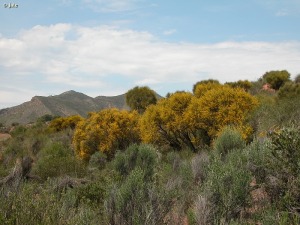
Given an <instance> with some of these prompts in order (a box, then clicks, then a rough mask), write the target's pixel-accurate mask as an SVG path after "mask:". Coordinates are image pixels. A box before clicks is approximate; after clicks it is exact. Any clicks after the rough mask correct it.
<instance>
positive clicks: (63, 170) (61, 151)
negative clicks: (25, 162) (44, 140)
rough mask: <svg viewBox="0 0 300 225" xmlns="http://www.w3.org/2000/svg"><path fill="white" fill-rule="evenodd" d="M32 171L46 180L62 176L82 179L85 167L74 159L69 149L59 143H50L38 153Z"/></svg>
mask: <svg viewBox="0 0 300 225" xmlns="http://www.w3.org/2000/svg"><path fill="white" fill-rule="evenodd" d="M33 171H34V173H35V174H36V175H38V176H40V177H41V178H42V179H44V180H46V179H47V178H48V177H58V176H62V175H72V176H78V177H82V176H83V175H84V174H85V167H84V165H83V164H82V162H81V161H79V160H78V159H76V157H75V156H74V154H73V152H72V150H71V149H69V148H68V147H66V146H63V145H62V144H60V143H53V144H51V143H50V144H48V146H46V147H45V148H43V149H42V150H41V151H40V152H39V154H38V161H37V162H36V163H35V165H34V167H33Z"/></svg>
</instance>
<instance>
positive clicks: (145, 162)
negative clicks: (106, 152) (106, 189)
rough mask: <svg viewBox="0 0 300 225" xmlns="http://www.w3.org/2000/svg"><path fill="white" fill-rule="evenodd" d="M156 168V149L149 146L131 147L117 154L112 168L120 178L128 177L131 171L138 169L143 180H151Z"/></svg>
mask: <svg viewBox="0 0 300 225" xmlns="http://www.w3.org/2000/svg"><path fill="white" fill-rule="evenodd" d="M156 166H157V153H156V149H155V148H153V147H152V146H150V145H137V144H135V145H131V146H129V147H128V148H127V149H126V151H125V152H118V153H117V154H116V156H115V159H114V168H115V170H116V171H117V172H118V173H119V174H120V175H121V176H128V175H129V174H130V172H131V171H132V170H133V169H135V168H140V169H141V170H142V171H143V172H144V176H145V177H144V178H143V179H144V180H151V179H152V178H153V175H154V172H155V167H156Z"/></svg>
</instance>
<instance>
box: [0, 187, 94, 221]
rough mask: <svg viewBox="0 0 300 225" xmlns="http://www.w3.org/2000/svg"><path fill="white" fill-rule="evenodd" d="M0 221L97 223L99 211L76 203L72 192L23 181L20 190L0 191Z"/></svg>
mask: <svg viewBox="0 0 300 225" xmlns="http://www.w3.org/2000/svg"><path fill="white" fill-rule="evenodd" d="M0 202H1V204H0V224H3V225H39V224H43V225H52V224H58V225H73V224H78V225H79V224H97V221H99V218H98V214H97V211H96V210H94V209H93V208H91V207H89V206H88V205H85V204H77V202H76V195H75V194H74V192H72V191H70V192H67V193H65V194H64V195H62V196H60V197H59V196H58V195H57V193H55V192H53V191H52V189H51V186H49V184H44V185H39V184H33V183H28V184H23V185H21V186H20V187H19V190H18V191H17V192H10V193H9V194H4V192H1V191H0Z"/></svg>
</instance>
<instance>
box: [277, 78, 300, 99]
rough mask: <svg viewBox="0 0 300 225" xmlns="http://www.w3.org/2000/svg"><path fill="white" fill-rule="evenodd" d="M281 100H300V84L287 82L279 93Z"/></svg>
mask: <svg viewBox="0 0 300 225" xmlns="http://www.w3.org/2000/svg"><path fill="white" fill-rule="evenodd" d="M277 95H278V97H279V98H280V99H283V98H290V99H291V98H298V99H300V82H299V83H293V82H286V83H285V84H284V85H283V86H282V87H281V88H280V89H279V91H278V93H277Z"/></svg>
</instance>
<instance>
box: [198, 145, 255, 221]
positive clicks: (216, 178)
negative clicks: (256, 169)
mask: <svg viewBox="0 0 300 225" xmlns="http://www.w3.org/2000/svg"><path fill="white" fill-rule="evenodd" d="M246 161H247V158H246V156H245V154H243V152H242V151H241V150H239V151H232V152H229V153H228V154H227V156H226V158H225V160H224V159H223V160H222V159H221V158H220V157H219V156H218V155H217V154H215V155H214V156H213V157H212V158H211V160H210V163H209V164H208V167H207V178H206V180H205V181H206V182H205V184H204V186H203V192H204V193H205V195H206V196H208V200H209V202H210V204H212V209H213V211H212V213H211V215H210V218H212V219H213V221H214V223H215V224H220V223H221V221H223V222H225V224H226V223H228V222H229V221H230V220H231V219H234V218H238V217H239V215H240V212H241V210H242V209H243V208H244V207H245V206H246V205H247V203H248V199H249V192H250V186H249V183H250V181H251V174H250V172H249V171H248V170H247V168H246V167H245V165H246Z"/></svg>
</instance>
